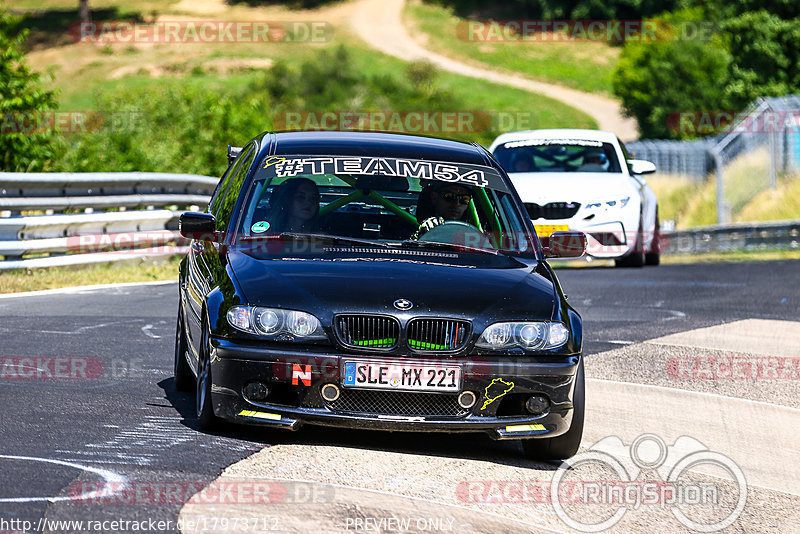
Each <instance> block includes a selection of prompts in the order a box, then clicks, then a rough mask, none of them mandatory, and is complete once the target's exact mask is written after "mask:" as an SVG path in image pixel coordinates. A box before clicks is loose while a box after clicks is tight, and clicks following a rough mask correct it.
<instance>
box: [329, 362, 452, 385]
mask: <svg viewBox="0 0 800 534" xmlns="http://www.w3.org/2000/svg"><path fill="white" fill-rule="evenodd" d="M342 385H343V386H345V387H354V388H364V389H388V390H391V389H396V390H404V391H440V392H452V393H455V392H458V391H459V390H460V389H461V368H460V367H458V366H456V365H442V364H437V363H426V362H400V361H394V360H382V361H374V360H369V361H368V360H347V361H345V362H344V374H343V377H342Z"/></svg>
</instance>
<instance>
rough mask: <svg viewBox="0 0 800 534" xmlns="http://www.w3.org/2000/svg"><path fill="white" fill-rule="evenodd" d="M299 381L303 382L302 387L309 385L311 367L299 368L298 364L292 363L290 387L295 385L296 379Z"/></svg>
mask: <svg viewBox="0 0 800 534" xmlns="http://www.w3.org/2000/svg"><path fill="white" fill-rule="evenodd" d="M298 378H299V379H300V381H301V382H303V385H304V386H310V385H311V366H310V365H304V366H303V367H300V365H299V364H296V363H293V364H292V385H293V386H296V385H297V379H298Z"/></svg>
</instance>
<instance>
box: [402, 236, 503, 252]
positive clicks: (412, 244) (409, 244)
mask: <svg viewBox="0 0 800 534" xmlns="http://www.w3.org/2000/svg"><path fill="white" fill-rule="evenodd" d="M399 245H400V246H401V247H403V248H434V249H443V250H453V251H455V252H479V253H481V252H482V253H484V254H493V255H495V256H497V254H498V252H497V251H496V250H494V249H491V250H490V249H485V248H477V247H471V246H469V245H456V244H453V243H441V242H439V241H415V240H413V239H406V240H405V241H401V242H400V243H399Z"/></svg>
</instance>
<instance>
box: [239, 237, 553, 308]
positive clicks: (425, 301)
mask: <svg viewBox="0 0 800 534" xmlns="http://www.w3.org/2000/svg"><path fill="white" fill-rule="evenodd" d="M500 258H502V260H501V259H500ZM229 260H230V262H231V267H232V269H233V272H234V274H235V276H236V279H237V281H238V283H239V286H240V288H241V291H242V293H244V295H243V296H244V297H245V299H246V301H247V303H248V304H251V305H254V306H274V307H279V308H287V309H298V310H303V311H308V312H310V313H314V314H315V315H317V317H319V319H320V320H322V321H323V322H324V323H328V324H330V321H332V317H333V315H335V314H337V313H348V312H349V313H385V314H392V315H396V316H399V317H402V316H404V315H405V316H407V317H411V316H421V315H428V316H431V315H433V316H447V317H461V318H466V319H469V320H475V319H479V318H481V317H483V318H484V319H485V320H486V321H487V322H491V321H495V320H498V318H500V319H502V318H509V319H511V318H513V319H539V320H546V319H550V318H551V317H552V315H553V308H554V298H555V292H554V287H553V284H552V282H551V281H550V280H548V279H547V278H545V277H543V276H541V275H540V274H538V273H536V272H533V268H532V266H531V265H527V264H525V263H522V262H518V261H516V260H513V259H507V258H504V257H498V263H501V264H503V265H505V266H504V267H500V268H497V267H491V268H485V267H484V268H480V267H479V268H470V267H465V266H457V265H448V264H431V263H424V262H416V261H415V262H408V261H405V262H399V261H396V260H395V261H391V260H388V259H385V258H380V259H376V258H372V259H361V260H359V259H355V260H353V259H349V260H348V261H337V259H336V258H326V259H303V260H298V259H294V260H286V259H262V258H258V257H254V256H251V255H248V254H246V253H243V252H235V253H230V254H229ZM338 260H341V258H338ZM398 299H407V300H410V301H411V302H412V303H413V308H412V309H411V310H409V311H407V312H401V311H399V310H397V309H396V308H395V307H394V304H393V303H394V302H395V301H396V300H398ZM478 322H482V321H478Z"/></svg>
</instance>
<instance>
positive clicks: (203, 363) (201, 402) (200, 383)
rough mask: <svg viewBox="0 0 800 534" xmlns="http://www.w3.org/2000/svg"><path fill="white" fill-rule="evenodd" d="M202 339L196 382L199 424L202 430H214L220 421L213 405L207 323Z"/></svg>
mask: <svg viewBox="0 0 800 534" xmlns="http://www.w3.org/2000/svg"><path fill="white" fill-rule="evenodd" d="M200 339H201V343H200V358H198V363H197V380H196V382H195V385H196V388H195V389H196V397H195V408H196V413H197V424H198V425H199V426H200V429H201V430H213V429H215V428H216V427H217V426H218V425H219V419H217V416H216V415H214V407H213V405H212V403H211V336H210V335H209V333H208V324H207V323H205V322H204V323H203V330H202V333H201V335H200Z"/></svg>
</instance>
